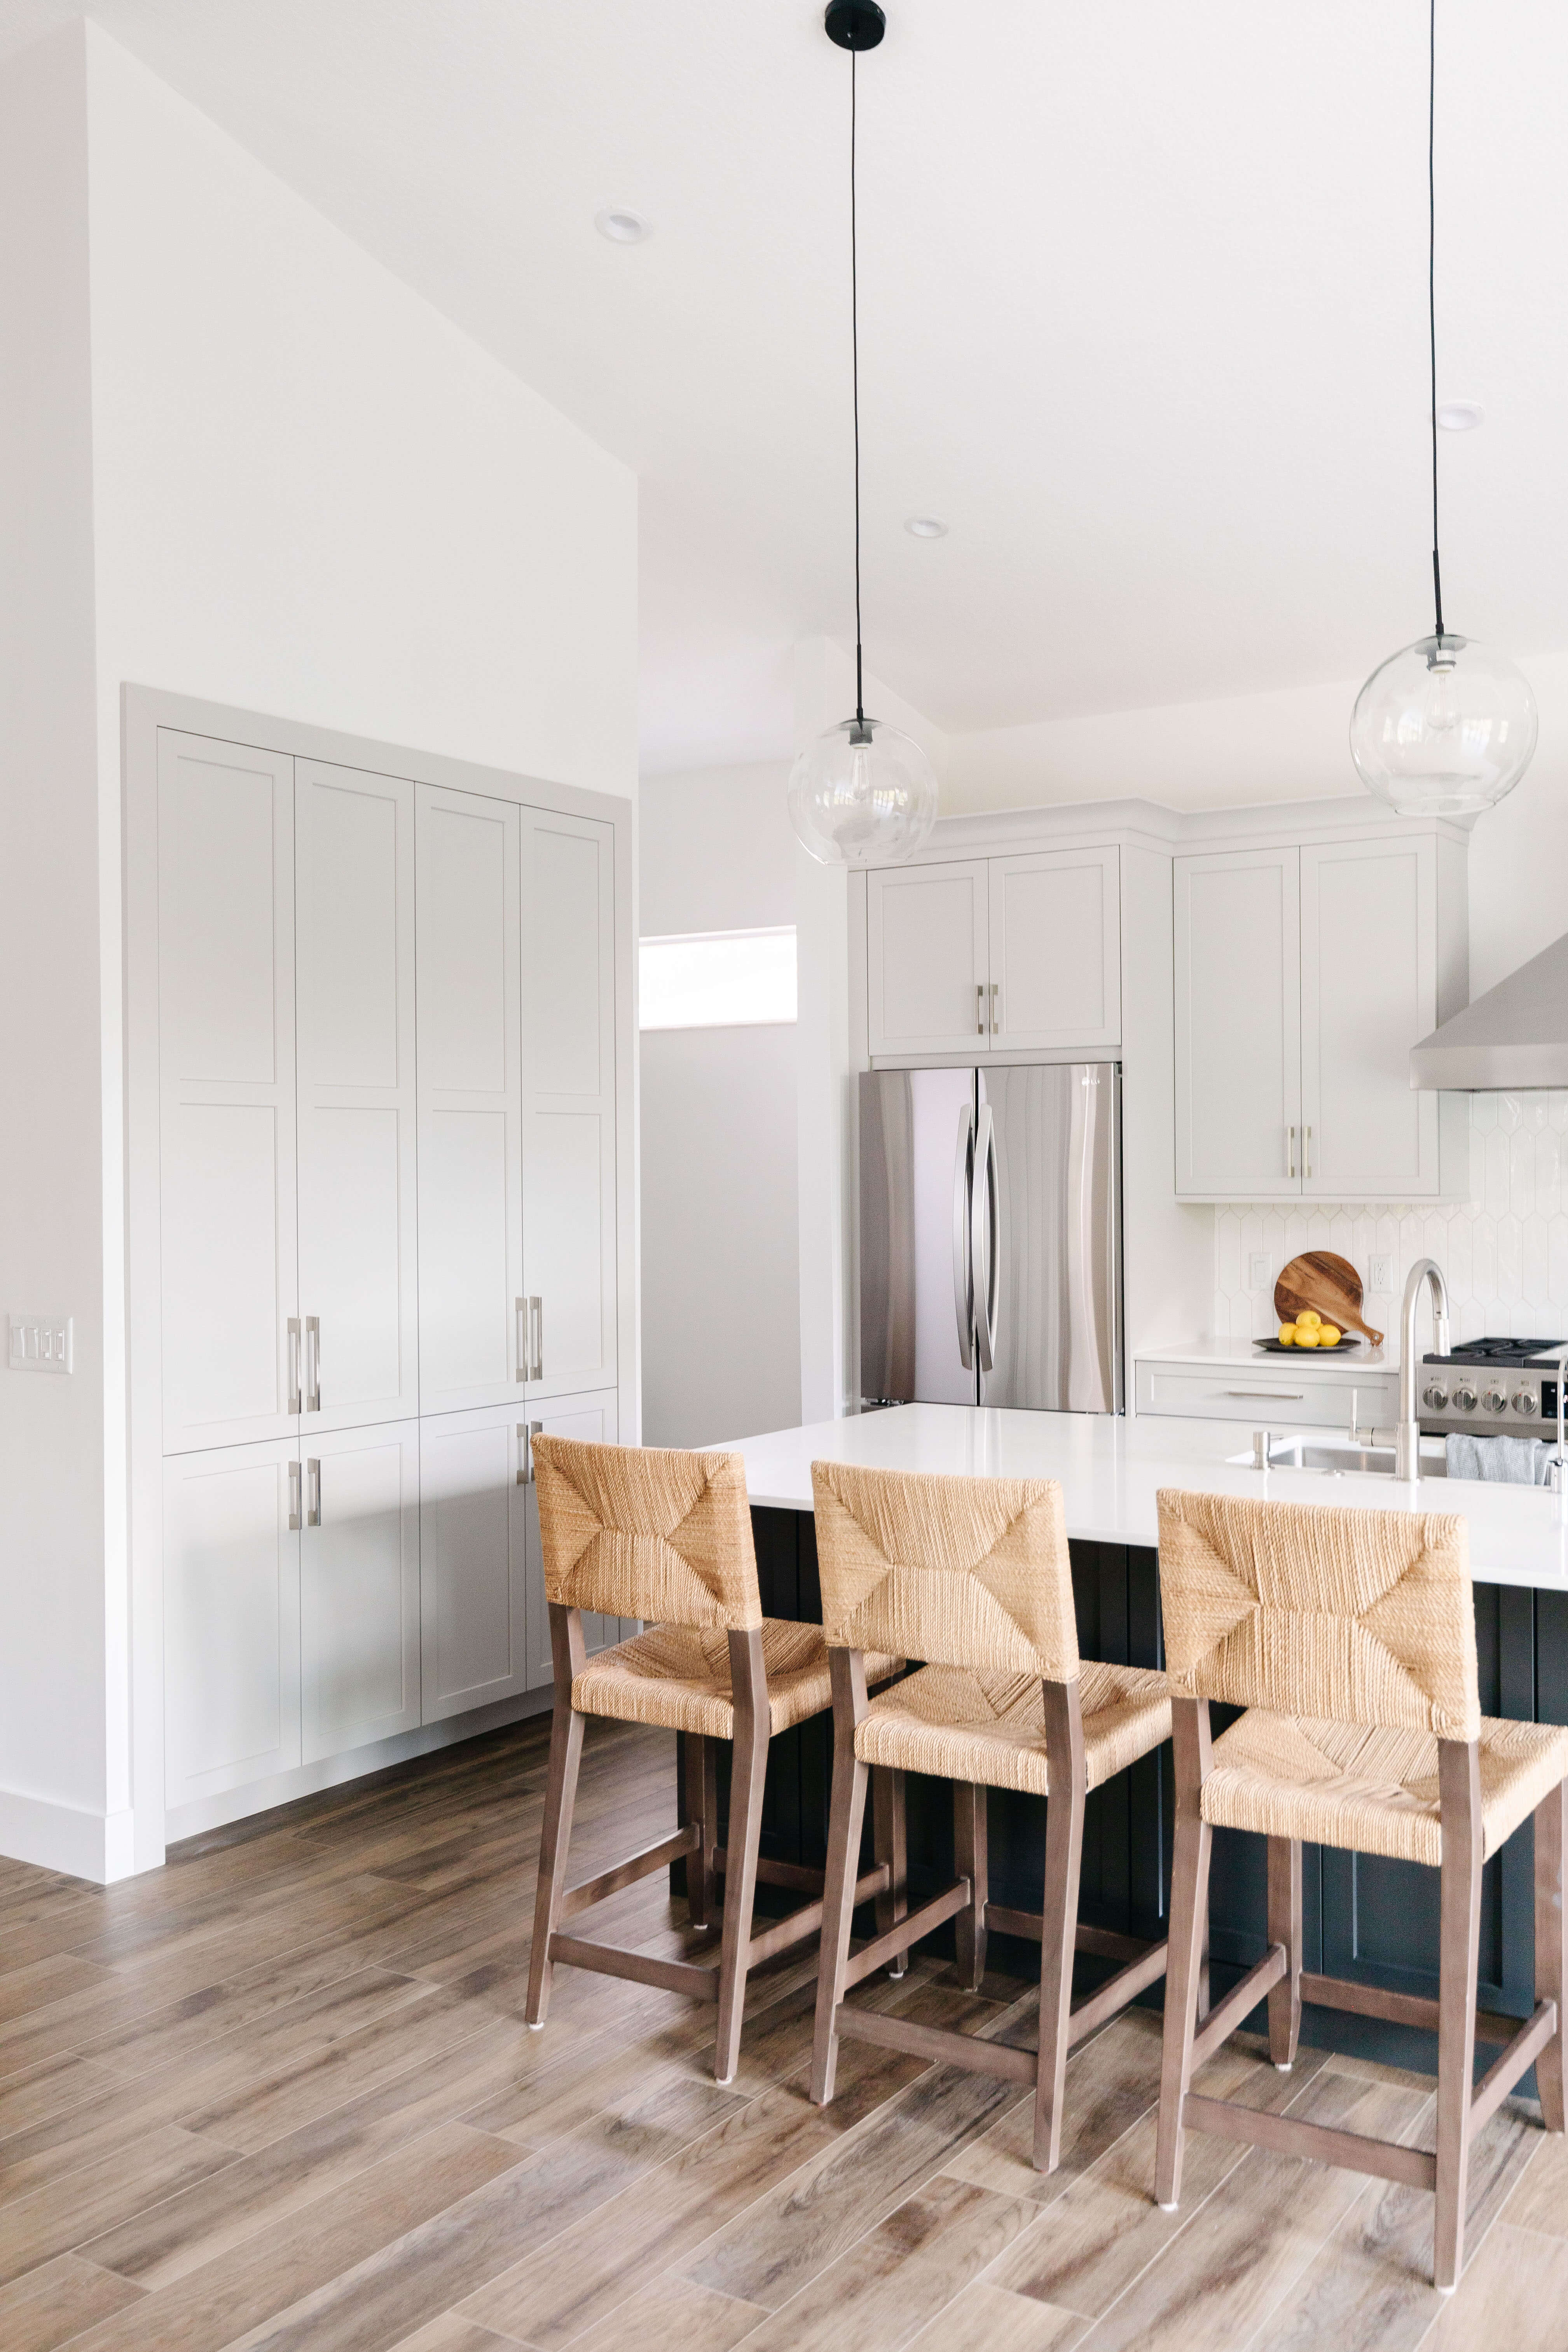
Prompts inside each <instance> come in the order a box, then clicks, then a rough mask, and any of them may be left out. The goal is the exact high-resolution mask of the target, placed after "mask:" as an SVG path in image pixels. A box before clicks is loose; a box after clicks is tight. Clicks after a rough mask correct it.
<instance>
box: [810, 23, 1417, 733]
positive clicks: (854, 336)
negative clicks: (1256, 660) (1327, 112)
mask: <svg viewBox="0 0 1568 2352" xmlns="http://www.w3.org/2000/svg"><path fill="white" fill-rule="evenodd" d="M1434 5H1436V0H1434ZM849 354H850V376H851V382H852V384H853V391H854V404H855V723H856V725H857V726H858V727H864V726H865V724H866V686H865V677H864V669H865V665H864V661H863V659H862V656H861V651H860V278H859V256H858V241H857V225H856V218H855V52H854V50H853V49H851V50H850V52H849ZM1437 625H1438V627H1439V628H1441V627H1442V621H1441V619H1439V621H1438V624H1437Z"/></svg>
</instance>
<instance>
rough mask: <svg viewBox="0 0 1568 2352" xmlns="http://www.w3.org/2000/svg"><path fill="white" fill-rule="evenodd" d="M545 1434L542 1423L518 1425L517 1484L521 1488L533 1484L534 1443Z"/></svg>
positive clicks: (532, 1422)
mask: <svg viewBox="0 0 1568 2352" xmlns="http://www.w3.org/2000/svg"><path fill="white" fill-rule="evenodd" d="M543 1434H544V1423H542V1421H520V1422H519V1423H518V1424H517V1483H518V1485H519V1486H532V1484H533V1441H534V1439H535V1438H536V1437H542V1436H543Z"/></svg>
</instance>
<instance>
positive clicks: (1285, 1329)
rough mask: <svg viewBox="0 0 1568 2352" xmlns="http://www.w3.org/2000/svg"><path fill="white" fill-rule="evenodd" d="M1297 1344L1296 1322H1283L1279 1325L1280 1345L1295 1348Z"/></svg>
mask: <svg viewBox="0 0 1568 2352" xmlns="http://www.w3.org/2000/svg"><path fill="white" fill-rule="evenodd" d="M1295 1344H1296V1326H1295V1325H1294V1323H1281V1325H1280V1326H1279V1345H1280V1346H1281V1347H1282V1348H1293V1347H1294V1346H1295Z"/></svg>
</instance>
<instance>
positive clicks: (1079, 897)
mask: <svg viewBox="0 0 1568 2352" xmlns="http://www.w3.org/2000/svg"><path fill="white" fill-rule="evenodd" d="M1120 879H1121V858H1120V853H1119V852H1118V850H1117V849H1115V848H1114V847H1107V848H1091V849H1056V850H1043V851H1040V852H1037V853H1035V854H1032V855H1028V856H1014V857H990V858H975V859H973V860H969V861H966V862H964V863H962V864H960V863H956V862H955V863H952V864H942V865H931V866H900V867H893V868H890V869H887V870H879V871H878V872H875V873H873V874H871V875H869V876H868V877H867V881H868V898H867V950H868V972H867V980H868V991H867V1013H868V1044H869V1048H870V1053H871V1055H872V1058H873V1059H874V1060H875V1059H880V1058H885V1057H889V1056H892V1055H934V1054H943V1055H948V1054H962V1055H964V1056H965V1057H966V1058H973V1057H978V1058H981V1059H984V1057H985V1056H986V1055H990V1054H1016V1053H1019V1052H1031V1051H1035V1052H1037V1051H1059V1052H1063V1053H1075V1052H1079V1051H1082V1050H1085V1049H1088V1050H1089V1051H1099V1050H1102V1049H1103V1048H1105V1047H1106V1046H1114V1045H1119V1044H1120V1042H1121V902H1120Z"/></svg>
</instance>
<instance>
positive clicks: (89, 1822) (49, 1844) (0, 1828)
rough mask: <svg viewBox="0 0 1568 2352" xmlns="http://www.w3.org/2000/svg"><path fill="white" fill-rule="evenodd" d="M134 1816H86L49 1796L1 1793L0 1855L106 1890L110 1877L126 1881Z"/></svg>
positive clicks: (112, 1814) (16, 1791)
mask: <svg viewBox="0 0 1568 2352" xmlns="http://www.w3.org/2000/svg"><path fill="white" fill-rule="evenodd" d="M133 1818H134V1817H133V1816H132V1814H131V1813H130V1812H129V1811H122V1812H118V1813H107V1814H106V1813H89V1812H87V1811H84V1810H83V1809H82V1808H81V1807H79V1806H77V1805H62V1804H59V1803H58V1802H56V1801H54V1800H53V1799H51V1798H48V1797H27V1796H24V1795H22V1794H21V1792H20V1791H19V1790H15V1789H0V1853H4V1854H7V1855H9V1857H10V1858H11V1860H12V1861H13V1862H30V1863H32V1864H34V1865H35V1866H36V1867H37V1869H39V1870H58V1871H63V1872H64V1873H65V1874H66V1875H67V1876H68V1877H69V1878H88V1879H91V1880H92V1881H93V1882H94V1884H95V1885H99V1886H107V1885H109V1884H110V1881H111V1880H113V1879H116V1878H129V1877H130V1875H131V1873H132V1868H133V1866H134V1865H133V1864H132V1826H133Z"/></svg>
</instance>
